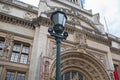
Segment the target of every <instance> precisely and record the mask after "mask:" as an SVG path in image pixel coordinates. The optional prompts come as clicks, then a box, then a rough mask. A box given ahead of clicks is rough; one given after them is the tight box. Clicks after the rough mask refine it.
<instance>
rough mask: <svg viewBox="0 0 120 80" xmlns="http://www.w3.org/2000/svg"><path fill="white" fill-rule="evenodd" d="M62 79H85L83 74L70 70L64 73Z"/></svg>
mask: <svg viewBox="0 0 120 80" xmlns="http://www.w3.org/2000/svg"><path fill="white" fill-rule="evenodd" d="M62 80H83V76H82V75H81V74H80V73H79V72H77V71H69V72H66V73H64V74H63V75H62Z"/></svg>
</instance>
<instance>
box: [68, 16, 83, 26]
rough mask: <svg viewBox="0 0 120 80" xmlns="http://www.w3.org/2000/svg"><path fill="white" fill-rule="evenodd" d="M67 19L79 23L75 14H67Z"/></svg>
mask: <svg viewBox="0 0 120 80" xmlns="http://www.w3.org/2000/svg"><path fill="white" fill-rule="evenodd" d="M67 20H68V21H70V22H72V23H74V24H78V25H80V24H81V23H80V19H78V18H76V17H75V16H72V15H68V16H67Z"/></svg>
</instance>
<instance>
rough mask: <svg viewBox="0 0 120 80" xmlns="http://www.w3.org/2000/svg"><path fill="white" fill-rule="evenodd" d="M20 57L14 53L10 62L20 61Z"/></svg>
mask: <svg viewBox="0 0 120 80" xmlns="http://www.w3.org/2000/svg"><path fill="white" fill-rule="evenodd" d="M18 56H19V53H16V52H12V55H11V59H10V61H13V62H17V61H18Z"/></svg>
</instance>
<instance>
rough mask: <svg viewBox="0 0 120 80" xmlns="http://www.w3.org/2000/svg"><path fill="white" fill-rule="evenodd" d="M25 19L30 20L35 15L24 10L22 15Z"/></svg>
mask: <svg viewBox="0 0 120 80" xmlns="http://www.w3.org/2000/svg"><path fill="white" fill-rule="evenodd" d="M23 17H24V18H25V19H26V20H32V19H33V18H35V17H36V16H35V15H33V14H31V13H30V12H25V14H24V16H23Z"/></svg>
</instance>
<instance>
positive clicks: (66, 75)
mask: <svg viewBox="0 0 120 80" xmlns="http://www.w3.org/2000/svg"><path fill="white" fill-rule="evenodd" d="M65 80H70V72H67V73H65Z"/></svg>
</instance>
